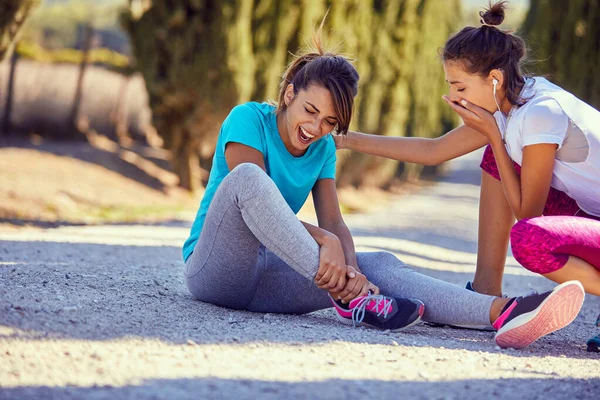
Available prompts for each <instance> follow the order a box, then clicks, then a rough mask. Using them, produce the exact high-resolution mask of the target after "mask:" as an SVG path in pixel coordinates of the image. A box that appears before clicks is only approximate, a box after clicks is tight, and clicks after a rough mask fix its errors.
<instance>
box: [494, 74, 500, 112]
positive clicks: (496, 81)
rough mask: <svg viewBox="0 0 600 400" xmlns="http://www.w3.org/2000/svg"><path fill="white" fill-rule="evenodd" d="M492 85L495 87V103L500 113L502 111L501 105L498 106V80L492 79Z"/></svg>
mask: <svg viewBox="0 0 600 400" xmlns="http://www.w3.org/2000/svg"><path fill="white" fill-rule="evenodd" d="M492 85H494V89H493V91H494V102H495V103H496V106H497V107H498V111H501V110H500V104H498V100H496V86H497V85H498V79H496V78H494V79H492Z"/></svg>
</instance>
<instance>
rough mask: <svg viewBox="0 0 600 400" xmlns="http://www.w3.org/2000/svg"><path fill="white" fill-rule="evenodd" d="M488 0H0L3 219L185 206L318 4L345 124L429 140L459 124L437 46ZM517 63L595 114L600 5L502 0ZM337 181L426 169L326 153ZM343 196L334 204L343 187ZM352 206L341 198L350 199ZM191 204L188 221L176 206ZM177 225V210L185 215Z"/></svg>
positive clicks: (314, 18)
mask: <svg viewBox="0 0 600 400" xmlns="http://www.w3.org/2000/svg"><path fill="white" fill-rule="evenodd" d="M485 5H486V1H485V0H387V1H385V0H329V1H325V0H302V1H300V0H296V1H292V0H223V1H214V0H97V1H92V0H0V60H1V61H0V221H4V222H10V223H17V224H23V223H35V222H44V223H57V222H58V223H64V222H69V223H94V222H107V221H110V222H115V221H149V220H157V219H165V218H178V217H180V216H181V215H189V213H193V212H195V210H196V207H197V205H198V200H199V198H200V197H201V195H202V193H203V186H204V184H205V183H206V180H207V178H208V171H209V170H210V167H211V159H212V155H213V153H214V146H215V143H216V137H217V134H218V129H219V127H220V123H221V122H222V120H223V119H224V117H225V116H226V115H227V113H228V112H229V110H230V109H231V108H232V107H233V106H235V105H236V104H238V103H241V102H246V101H250V100H254V101H265V100H267V99H274V98H276V97H277V87H278V84H279V79H280V75H281V73H282V72H283V70H284V68H285V65H286V64H287V62H288V61H289V59H290V57H291V56H290V54H291V53H295V52H297V51H298V50H299V49H300V48H301V47H302V46H303V45H304V44H305V43H307V42H308V41H309V40H310V37H311V34H312V32H313V31H314V29H315V27H316V26H317V25H318V23H319V22H320V21H321V19H322V18H323V15H324V14H325V12H326V11H327V10H328V9H329V10H330V11H329V16H328V18H327V21H326V25H325V35H324V36H325V39H326V43H327V44H328V45H329V46H330V47H334V48H336V47H339V49H340V50H341V51H342V52H343V53H344V54H347V55H349V56H351V57H352V58H354V59H355V60H356V61H355V64H356V66H357V69H358V71H359V73H360V75H361V79H360V85H361V87H360V92H359V93H360V94H359V97H358V99H357V103H356V108H355V116H354V120H353V125H352V127H351V128H353V129H357V130H361V131H364V132H369V133H374V134H379V135H390V136H421V137H435V136H439V135H441V134H443V133H444V132H446V131H447V130H449V129H452V128H453V127H454V126H456V125H457V124H458V122H459V121H458V120H457V118H456V117H455V116H454V115H453V114H452V113H451V112H450V110H449V109H448V107H447V106H445V104H444V103H443V101H442V100H441V95H442V94H444V93H445V92H446V91H447V86H446V84H445V82H444V74H443V69H442V65H441V62H440V60H439V57H438V49H439V48H440V47H441V46H443V44H444V42H445V41H446V39H447V38H448V36H449V35H450V34H452V33H453V32H456V31H458V30H459V29H460V28H462V27H463V26H465V25H475V26H477V25H478V23H479V22H478V21H479V16H478V12H479V10H481V8H482V7H483V6H485ZM509 7H510V9H509V11H508V13H507V17H506V19H505V23H504V24H503V27H504V28H506V29H512V30H515V31H518V32H519V33H520V34H521V35H522V36H523V37H524V38H525V39H526V40H527V41H528V44H529V46H530V48H531V50H532V51H531V59H532V60H533V62H532V63H530V64H529V65H528V72H529V73H532V74H535V75H538V74H544V75H547V76H548V77H549V78H550V79H551V80H553V81H554V82H556V83H558V84H560V85H562V86H563V87H565V88H566V89H568V90H570V91H572V92H573V93H575V94H576V95H577V96H578V97H580V98H582V99H584V100H585V101H587V102H589V103H590V104H592V105H593V106H594V107H596V108H599V107H600V40H599V38H600V1H598V0H553V1H550V0H531V1H528V0H513V1H511V2H509ZM338 158H339V160H338V185H339V187H340V188H341V190H344V188H347V189H348V191H351V192H352V193H354V194H355V195H356V194H357V193H358V196H359V197H358V198H359V200H358V201H354V202H353V204H355V205H354V206H352V205H349V206H347V207H346V209H347V211H352V210H353V209H355V208H360V206H356V204H360V203H362V202H364V201H362V200H360V193H361V191H363V192H364V191H367V190H372V189H373V188H376V189H378V190H389V189H391V188H397V187H401V186H402V185H406V184H407V183H406V182H409V183H410V182H416V181H419V180H420V179H431V178H433V179H435V176H436V175H437V174H442V173H443V166H441V167H437V168H425V169H424V168H422V167H421V166H417V165H412V164H403V163H398V162H395V161H389V160H383V159H376V158H373V157H368V156H365V155H361V154H357V153H351V152H340V153H339V154H338ZM342 201H343V202H344V201H345V200H344V197H343V196H342ZM348 203H352V201H350V200H348ZM186 213H187V214H186ZM186 218H188V217H186Z"/></svg>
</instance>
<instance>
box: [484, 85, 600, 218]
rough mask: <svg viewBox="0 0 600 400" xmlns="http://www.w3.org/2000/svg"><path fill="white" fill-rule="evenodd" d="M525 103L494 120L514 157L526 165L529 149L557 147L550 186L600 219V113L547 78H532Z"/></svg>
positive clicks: (498, 115)
mask: <svg viewBox="0 0 600 400" xmlns="http://www.w3.org/2000/svg"><path fill="white" fill-rule="evenodd" d="M521 98H523V99H524V100H525V101H526V103H525V104H524V105H522V106H521V107H513V109H512V110H511V111H510V113H509V114H508V117H505V116H504V115H503V114H502V113H501V112H500V111H497V112H496V113H495V114H494V117H495V118H496V121H497V123H498V127H499V128H500V132H501V133H502V137H503V138H504V141H505V143H506V148H507V151H508V154H509V155H510V157H511V158H512V159H513V161H515V162H516V163H517V164H519V165H522V164H523V148H524V147H525V146H531V145H535V144H542V143H553V144H557V145H558V150H557V153H556V160H555V162H554V170H553V176H552V183H551V186H552V187H553V188H555V189H558V190H560V191H563V192H565V193H566V194H567V195H569V196H570V197H572V198H573V199H574V200H575V201H576V202H577V204H578V205H579V208H581V210H583V211H585V212H586V213H588V214H592V215H596V216H600V112H599V111H598V110H596V109H594V108H593V107H591V106H589V105H588V104H586V103H585V102H583V101H581V100H579V99H578V98H576V97H575V96H573V95H572V94H570V93H568V92H567V91H565V90H563V89H561V88H560V87H558V86H556V85H554V84H552V83H550V82H549V81H548V80H546V79H544V78H529V79H528V80H527V83H526V84H525V87H524V88H523V90H522V91H521Z"/></svg>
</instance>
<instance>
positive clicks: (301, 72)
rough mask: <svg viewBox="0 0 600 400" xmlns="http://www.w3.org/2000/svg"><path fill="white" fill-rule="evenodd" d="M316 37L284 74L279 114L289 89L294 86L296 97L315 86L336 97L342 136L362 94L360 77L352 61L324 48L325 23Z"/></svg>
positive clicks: (335, 102) (335, 103) (280, 90)
mask: <svg viewBox="0 0 600 400" xmlns="http://www.w3.org/2000/svg"><path fill="white" fill-rule="evenodd" d="M324 22H325V18H323V21H322V22H321V26H320V27H319V30H318V31H317V33H316V34H315V35H313V44H314V46H313V48H309V49H307V50H306V51H305V52H304V53H301V54H297V55H296V57H295V58H294V59H293V60H292V61H291V62H290V64H289V65H288V67H287V69H286V71H285V72H284V74H283V76H282V80H281V84H280V85H279V97H278V105H277V110H276V112H277V113H280V112H282V111H284V110H285V108H286V105H285V101H284V94H285V90H286V88H287V87H288V85H289V84H292V85H294V94H297V93H298V92H299V91H300V90H306V89H308V87H309V86H311V85H318V86H321V87H323V88H325V89H327V90H329V92H330V93H331V96H332V97H333V103H334V109H335V114H336V117H337V119H338V126H337V128H336V129H337V131H338V133H345V132H346V131H347V130H348V127H349V125H350V120H351V119H352V110H353V107H354V98H355V97H356V95H357V94H358V79H359V75H358V72H357V71H356V68H354V66H353V65H352V62H351V61H350V60H349V59H348V58H346V57H344V56H342V55H339V54H335V53H334V52H330V51H324V50H323V47H322V46H321V31H322V29H323V23H324Z"/></svg>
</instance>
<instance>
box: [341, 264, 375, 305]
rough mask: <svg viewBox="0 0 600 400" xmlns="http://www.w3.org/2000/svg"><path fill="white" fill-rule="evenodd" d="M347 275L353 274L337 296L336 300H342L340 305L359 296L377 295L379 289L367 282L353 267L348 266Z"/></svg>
mask: <svg viewBox="0 0 600 400" xmlns="http://www.w3.org/2000/svg"><path fill="white" fill-rule="evenodd" d="M347 268H348V275H350V273H351V272H354V277H353V278H351V277H350V276H349V277H348V280H347V281H346V286H345V287H344V289H343V290H342V291H341V292H340V293H339V294H338V296H337V299H338V300H342V303H344V304H345V303H349V302H350V301H352V300H354V299H355V298H357V297H359V296H366V295H367V294H369V292H371V293H373V294H379V288H378V287H377V286H375V285H374V284H372V283H371V282H369V280H368V279H367V277H366V276H365V275H363V274H361V273H360V272H358V271H356V270H355V269H354V267H351V266H348V267H347Z"/></svg>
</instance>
